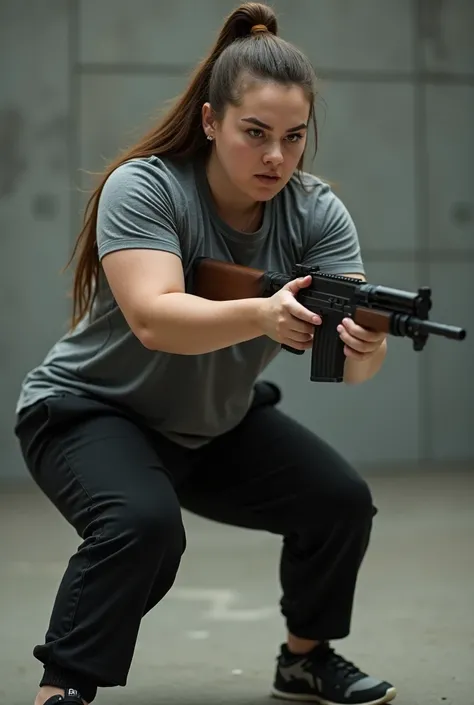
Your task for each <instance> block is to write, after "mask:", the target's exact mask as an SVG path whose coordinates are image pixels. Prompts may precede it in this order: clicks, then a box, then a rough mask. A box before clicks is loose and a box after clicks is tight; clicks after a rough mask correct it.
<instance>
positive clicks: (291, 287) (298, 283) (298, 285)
mask: <svg viewBox="0 0 474 705" xmlns="http://www.w3.org/2000/svg"><path fill="white" fill-rule="evenodd" d="M310 284H311V276H310V275H309V274H308V275H307V276H306V277H298V279H292V281H291V282H288V284H285V286H284V287H283V289H286V291H289V292H290V293H291V294H293V295H294V296H296V294H297V293H298V291H299V290H300V289H304V287H305V286H309V285H310Z"/></svg>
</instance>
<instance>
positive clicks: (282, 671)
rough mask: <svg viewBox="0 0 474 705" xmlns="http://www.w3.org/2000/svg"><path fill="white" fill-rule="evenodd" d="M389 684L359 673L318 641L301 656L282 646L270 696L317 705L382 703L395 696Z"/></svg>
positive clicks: (350, 664) (352, 665)
mask: <svg viewBox="0 0 474 705" xmlns="http://www.w3.org/2000/svg"><path fill="white" fill-rule="evenodd" d="M396 694H397V693H396V690H395V688H394V687H393V685H391V684H390V683H387V682H386V681H381V680H378V679H377V678H372V677H371V676H369V675H367V673H362V671H360V670H359V669H358V668H357V666H355V665H354V664H353V663H351V662H350V661H346V659H344V658H343V657H342V656H339V655H338V654H336V653H335V651H334V649H332V648H331V647H330V646H329V644H321V645H320V646H317V647H316V648H314V649H313V650H312V651H311V652H309V653H308V654H305V655H304V656H296V655H294V654H291V653H290V652H289V651H288V648H287V646H286V644H283V645H282V647H281V651H280V655H279V656H278V658H277V669H276V674H275V681H274V684H273V688H272V695H273V696H274V697H277V698H282V699H284V700H295V701H299V702H315V703H320V705H382V704H383V703H388V702H390V701H391V700H393V698H394V697H395V695H396Z"/></svg>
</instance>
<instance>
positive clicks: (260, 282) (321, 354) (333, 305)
mask: <svg viewBox="0 0 474 705" xmlns="http://www.w3.org/2000/svg"><path fill="white" fill-rule="evenodd" d="M307 275H310V276H311V278H312V279H311V284H310V285H309V286H308V287H306V288H304V289H301V290H300V291H299V293H298V295H297V297H296V298H297V300H298V301H299V302H300V303H301V304H302V305H303V306H305V308H307V309H308V310H309V311H311V312H313V313H316V314H318V315H319V316H320V317H321V319H322V323H321V325H319V326H315V329H314V337H313V347H312V355H311V381H312V382H342V381H343V374H344V363H345V355H344V343H343V342H342V340H341V339H340V337H339V334H338V332H337V326H338V325H339V324H340V323H341V321H342V319H343V318H346V317H350V318H352V320H353V321H355V323H358V324H359V325H360V326H362V327H364V328H367V329H370V330H373V331H377V332H381V333H386V334H388V335H393V336H398V337H405V338H410V339H411V340H412V341H413V349H414V350H416V351H420V350H423V348H424V347H425V344H426V342H427V340H428V337H429V335H438V336H442V337H444V338H450V339H452V340H464V338H465V337H466V331H465V330H464V329H463V328H458V327H456V326H451V325H445V324H442V323H434V322H433V321H430V320H429V319H428V313H429V311H430V309H431V307H432V301H431V289H430V288H429V287H420V288H419V289H418V291H417V292H411V291H403V290H401V289H392V288H390V287H386V286H376V285H373V284H369V283H367V282H363V281H361V280H360V279H355V278H352V277H346V276H342V275H339V274H326V273H324V272H321V271H320V268H319V267H317V266H306V265H302V264H297V265H295V266H294V267H293V269H292V273H291V275H287V274H283V273H281V272H272V271H262V270H260V269H254V268H252V267H245V266H243V265H238V264H233V263H230V262H221V261H219V260H215V259H212V258H208V257H201V258H197V259H196V261H195V263H194V268H193V284H192V287H193V293H194V294H195V295H196V296H201V297H202V298H206V299H211V300H214V301H225V300H231V299H242V298H257V297H269V296H273V294H275V293H276V292H277V291H279V290H280V289H281V288H282V287H283V286H285V284H287V283H288V282H290V281H292V280H293V279H296V278H298V277H305V276H307ZM282 347H283V348H284V349H285V350H287V351H289V352H292V353H295V354H297V355H302V354H303V353H304V352H305V351H304V350H295V349H294V348H291V347H288V346H286V345H283V346H282Z"/></svg>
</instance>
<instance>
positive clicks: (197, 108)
mask: <svg viewBox="0 0 474 705" xmlns="http://www.w3.org/2000/svg"><path fill="white" fill-rule="evenodd" d="M257 27H258V29H259V30H260V31H255V30H256V29H257ZM252 28H253V31H252ZM244 73H247V74H250V75H251V76H253V77H255V78H259V79H262V80H272V81H276V82H279V83H283V84H298V85H300V86H301V87H302V88H303V89H304V90H305V92H306V94H307V97H308V100H309V102H310V105H311V106H312V107H311V115H310V117H311V118H312V119H313V125H314V133H315V139H316V143H315V144H316V145H317V127H316V120H315V117H314V98H315V94H314V81H315V76H314V71H313V68H312V66H311V64H310V62H309V61H308V59H307V58H306V57H305V56H304V54H302V53H301V52H300V51H299V50H298V49H297V48H296V47H294V46H293V45H291V44H289V43H288V42H285V41H284V40H283V39H280V38H279V37H278V22H277V18H276V16H275V13H274V11H273V10H272V8H271V7H269V6H268V5H264V4H261V3H253V2H248V3H244V4H243V5H241V6H240V7H238V8H237V9H236V10H234V11H233V12H232V13H231V14H230V15H229V16H228V17H227V19H226V21H225V22H224V25H223V26H222V29H221V30H220V32H219V35H218V37H217V40H216V42H215V44H214V46H213V48H212V49H211V51H210V53H209V55H208V56H207V57H206V58H205V59H203V61H201V63H200V64H199V65H198V66H197V68H196V70H195V71H194V73H193V75H192V76H191V80H190V83H189V85H188V87H187V89H186V90H185V92H184V93H183V94H182V95H181V97H180V98H179V99H178V100H177V102H176V103H175V104H174V106H173V107H172V108H171V109H170V110H169V112H168V113H167V114H166V115H165V117H164V118H163V119H162V121H161V122H160V124H159V125H158V126H155V127H153V129H151V130H150V131H149V132H148V133H147V134H145V135H144V137H143V138H142V139H141V140H140V141H139V142H138V143H136V144H135V145H133V146H132V147H131V148H129V149H128V150H127V151H125V152H124V153H122V154H121V155H120V157H119V158H117V159H116V160H115V161H114V162H112V163H111V164H110V165H109V166H108V168H107V169H106V170H105V172H104V173H103V174H102V176H101V179H100V182H99V185H98V186H97V188H96V189H95V190H94V192H93V193H92V196H91V197H90V198H89V200H88V202H87V205H86V209H85V216H84V224H83V228H82V230H81V232H80V233H79V235H78V237H77V240H76V243H75V246H74V249H73V252H72V255H71V258H70V260H69V262H68V263H67V265H66V268H67V267H69V266H70V265H71V263H72V262H73V260H74V259H75V258H76V257H77V266H76V270H75V275H74V282H73V292H72V298H73V311H72V317H71V327H72V328H74V327H75V326H76V325H77V323H78V322H79V321H80V320H81V319H82V318H83V316H84V315H85V314H86V313H87V312H88V311H89V310H90V308H91V306H92V303H93V300H94V297H95V292H96V290H97V283H98V278H99V271H100V263H99V257H98V252H97V244H96V227H97V212H98V205H99V199H100V196H101V194H102V190H103V188H104V185H105V182H106V181H107V179H108V177H109V176H110V174H111V173H112V172H113V171H115V169H117V168H118V167H119V166H120V165H122V164H124V163H125V162H127V161H129V160H130V159H136V158H146V157H151V156H153V155H158V156H166V157H173V158H176V159H183V158H192V157H194V156H195V155H197V154H199V153H205V151H206V150H209V149H210V145H209V142H208V141H207V140H206V137H205V135H204V132H203V130H202V125H201V120H202V117H201V109H202V105H203V104H204V103H206V102H210V104H211V106H212V108H213V111H214V113H215V115H216V118H217V119H221V118H222V117H223V115H224V111H225V108H226V106H227V105H229V104H231V105H238V103H239V100H240V98H241V90H240V89H241V86H240V83H241V82H240V80H239V79H240V78H241V77H242V75H243V74H244ZM302 163H303V157H302V160H301V162H300V164H299V165H298V168H299V169H301V168H302Z"/></svg>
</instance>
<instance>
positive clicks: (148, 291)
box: [103, 249, 262, 355]
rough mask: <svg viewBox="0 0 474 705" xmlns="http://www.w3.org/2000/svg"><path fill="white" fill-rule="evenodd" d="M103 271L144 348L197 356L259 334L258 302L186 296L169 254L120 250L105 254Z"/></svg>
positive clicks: (178, 268) (175, 259)
mask: <svg viewBox="0 0 474 705" xmlns="http://www.w3.org/2000/svg"><path fill="white" fill-rule="evenodd" d="M103 267H104V272H105V275H106V277H107V280H108V282H109V285H110V288H111V290H112V292H113V295H114V297H115V299H116V301H117V304H118V305H119V307H120V309H121V310H122V313H123V315H124V317H125V319H126V321H127V323H128V325H129V326H130V328H131V330H132V331H133V333H134V334H135V335H136V337H137V338H138V339H139V340H140V342H141V343H142V345H144V346H145V347H146V348H148V349H149V350H161V351H163V352H168V353H175V354H178V355H200V354H203V353H208V352H212V351H214V350H219V349H220V348H225V347H228V346H230V345H235V344H237V343H242V342H244V341H246V340H251V339H253V338H256V337H258V336H260V335H262V333H261V330H260V326H259V321H258V314H257V312H258V306H259V303H260V302H259V300H258V299H241V300H238V301H209V300H207V299H202V298H199V297H197V296H193V295H191V294H187V293H185V291H184V276H183V269H182V265H181V260H180V259H179V257H177V256H176V255H174V254H171V253H169V252H160V251H156V250H143V249H138V250H133V249H132V250H121V251H117V252H113V253H111V254H108V255H106V256H105V257H104V259H103Z"/></svg>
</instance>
